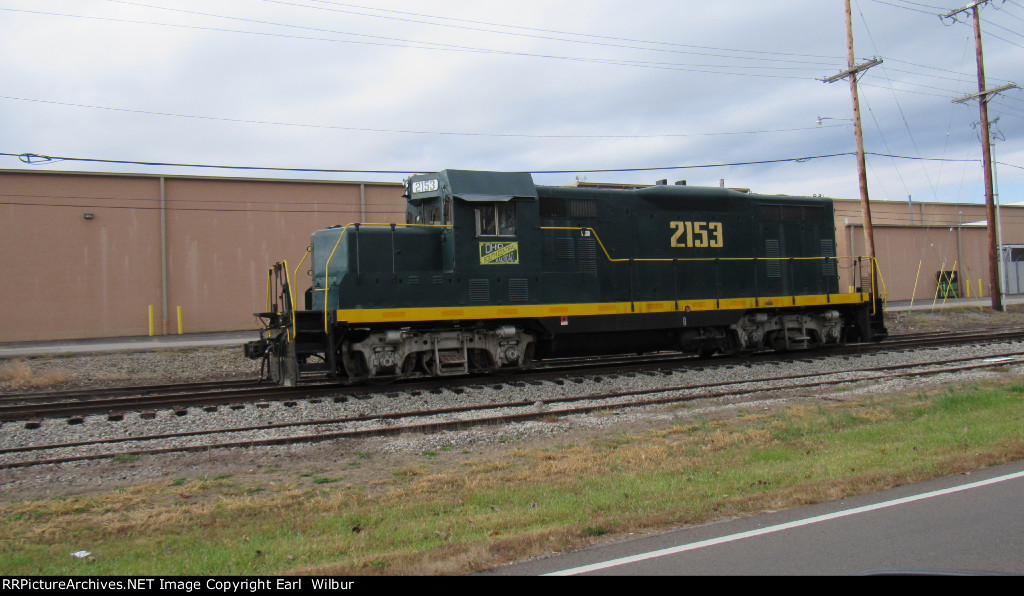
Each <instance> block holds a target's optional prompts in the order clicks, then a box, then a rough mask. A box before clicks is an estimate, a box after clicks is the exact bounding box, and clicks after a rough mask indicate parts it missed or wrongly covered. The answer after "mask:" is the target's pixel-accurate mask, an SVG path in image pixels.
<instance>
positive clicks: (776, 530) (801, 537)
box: [483, 462, 1024, 576]
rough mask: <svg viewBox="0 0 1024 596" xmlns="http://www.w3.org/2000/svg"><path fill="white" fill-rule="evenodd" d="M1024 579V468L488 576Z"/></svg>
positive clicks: (561, 557)
mask: <svg viewBox="0 0 1024 596" xmlns="http://www.w3.org/2000/svg"><path fill="white" fill-rule="evenodd" d="M960 573H969V574H981V575H985V574H993V573H994V574H1024V462H1016V463H1013V464H1008V465H1003V466H998V467H993V468H989V469H986V470H981V471H977V472H973V473H971V474H963V475H958V476H950V477H946V478H940V479H937V480H932V481H929V482H923V483H920V484H914V485H908V486H904V487H899V488H895V489H892V490H887V491H883V492H879V493H873V494H869V495H863V496H860V497H856V498H851V499H843V500H841V501H835V502H832V503H823V504H819V505H814V506H810V507H802V508H799V509H794V510H790V511H784V512H776V513H770V514H764V515H758V516H754V517H748V518H741V519H734V520H727V521H722V522H716V523H712V524H707V525H703V526H697V527H692V528H685V529H681V530H676V531H671V532H666V533H663V534H657V535H653V536H645V537H642V538H634V539H630V540H625V541H620V542H615V543H610V544H603V545H600V546H595V547H592V548H587V549H583V550H580V551H574V552H570V553H561V554H557V555H551V556H548V557H544V558H540V559H534V560H530V561H525V562H522V563H518V564H515V565H510V566H507V567H503V568H500V569H496V570H493V571H490V572H488V573H485V574H483V575H545V574H550V575H618V576H655V575H860V574H929V575H931V574H960Z"/></svg>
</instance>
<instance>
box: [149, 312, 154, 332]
mask: <svg viewBox="0 0 1024 596" xmlns="http://www.w3.org/2000/svg"><path fill="white" fill-rule="evenodd" d="M149 336H150V337H153V305H152V304H150V305H149Z"/></svg>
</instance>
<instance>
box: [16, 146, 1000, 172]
mask: <svg viewBox="0 0 1024 596" xmlns="http://www.w3.org/2000/svg"><path fill="white" fill-rule="evenodd" d="M850 155H854V153H853V152H844V153H829V154H823V155H808V156H801V157H781V158H774V159H763V160H752V161H737V162H723V163H709V164H691V165H673V166H651V167H623V168H591V169H568V170H521V171H522V172H525V173H530V174H582V173H600V172H609V173H611V172H651V171H661V170H666V171H667V170H687V169H700V168H721V167H735V166H750V165H765V164H773V163H787V162H792V163H804V162H808V161H812V160H818V159H828V158H833V157H846V156H850ZM865 155H873V156H876V157H887V158H894V159H911V160H920V161H936V162H978V161H979V160H977V159H952V158H938V157H919V156H918V157H915V156H906V155H895V154H890V153H877V152H870V151H867V152H865ZM0 156H7V157H17V158H19V159H20V160H21V161H22V162H23V163H26V164H29V165H42V164H49V163H54V162H62V161H72V162H88V163H104V164H118V165H137V166H160V167H180V168H199V169H222V170H263V171H274V172H311V173H326V174H402V175H410V174H428V173H431V172H435V171H437V170H436V169H431V168H422V169H415V168H411V169H404V170H400V169H393V170H360V169H336V168H284V167H274V166H238V165H215V164H190V163H174V162H156V161H137V160H126V159H100V158H89V157H68V156H49V155H41V154H36V153H6V152H0ZM1006 165H1010V166H1011V167H1018V166H1014V165H1012V164H1006Z"/></svg>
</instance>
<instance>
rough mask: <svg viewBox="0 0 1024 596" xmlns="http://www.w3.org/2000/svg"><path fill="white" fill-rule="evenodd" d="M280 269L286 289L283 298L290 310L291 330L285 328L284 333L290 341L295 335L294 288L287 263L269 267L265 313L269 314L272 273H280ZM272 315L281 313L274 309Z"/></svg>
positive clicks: (283, 262) (280, 262) (281, 262)
mask: <svg viewBox="0 0 1024 596" xmlns="http://www.w3.org/2000/svg"><path fill="white" fill-rule="evenodd" d="M281 269H283V270H284V283H285V286H287V288H288V293H287V295H285V298H286V299H287V300H288V301H289V305H290V309H289V310H290V314H291V319H292V325H291V328H290V329H289V328H287V327H285V333H287V334H288V335H287V337H288V341H292V340H293V339H294V338H295V333H296V328H295V287H294V285H292V280H291V277H290V276H289V274H288V261H279V262H277V263H274V266H273V267H271V268H270V269H269V270H267V312H268V313H270V312H271V311H270V295H271V289H270V285H271V282H272V280H273V279H274V272H275V271H280V270H281ZM273 314H274V315H280V314H281V313H279V312H277V309H274V311H273Z"/></svg>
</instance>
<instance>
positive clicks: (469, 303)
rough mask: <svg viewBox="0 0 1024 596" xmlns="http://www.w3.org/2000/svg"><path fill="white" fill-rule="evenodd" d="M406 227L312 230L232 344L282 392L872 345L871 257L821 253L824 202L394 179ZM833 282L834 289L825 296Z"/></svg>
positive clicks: (826, 215) (279, 267) (877, 327)
mask: <svg viewBox="0 0 1024 596" xmlns="http://www.w3.org/2000/svg"><path fill="white" fill-rule="evenodd" d="M405 197H406V198H407V200H408V202H407V211H406V222H405V223H404V224H350V225H347V226H336V227H332V228H327V229H325V230H319V231H317V232H315V233H314V234H313V237H312V243H311V246H310V249H309V251H308V252H307V255H306V256H307V257H309V270H310V272H311V277H312V286H311V287H310V288H309V289H308V290H306V291H305V294H304V300H303V302H304V308H297V302H298V300H297V297H296V294H295V287H294V285H295V279H296V278H297V277H298V271H299V270H301V268H302V266H303V263H305V262H306V258H304V259H303V261H302V262H301V263H300V264H299V265H298V266H297V267H296V269H295V271H294V272H291V271H289V269H288V265H287V264H286V263H283V262H282V263H278V264H276V265H275V266H274V267H273V268H272V269H271V270H270V273H269V280H268V298H267V305H268V308H267V312H263V313H257V316H259V317H260V318H261V319H262V320H263V321H264V322H265V326H266V328H265V329H264V330H263V331H262V332H261V337H260V339H259V340H258V341H254V342H250V343H249V344H248V345H247V346H246V353H247V355H249V356H250V357H252V358H264V359H265V361H266V364H267V368H266V370H267V371H268V376H269V377H270V378H271V379H273V380H274V381H276V382H280V383H283V384H286V385H293V384H295V383H297V382H299V381H300V380H302V379H305V378H311V377H319V378H323V377H326V378H330V379H338V380H344V381H349V382H361V381H368V380H369V381H372V380H389V379H399V378H406V377H412V376H443V375H457V374H467V373H472V372H490V371H495V370H507V369H522V368H525V367H528V366H529V365H530V363H531V362H533V361H535V360H539V359H544V358H550V357H559V356H571V355H576V356H578V355H588V354H611V353H644V352H654V351H663V350H674V351H680V352H693V353H697V354H701V355H711V354H715V353H722V354H736V353H744V352H753V351H759V350H766V349H774V350H796V349H809V348H815V347H818V346H826V345H830V344H832V345H834V344H841V343H844V342H847V341H867V340H875V341H877V340H880V339H882V338H884V337H885V336H886V330H885V326H884V323H883V318H882V300H883V296H884V292H881V291H880V290H879V282H878V280H879V278H880V276H879V275H878V273H877V270H876V267H875V263H874V262H873V260H871V259H867V258H861V257H843V256H837V255H836V244H835V227H834V222H833V207H832V201H831V200H829V199H823V198H808V197H788V196H768V195H757V194H751V193H747V192H740V191H734V190H728V189H724V188H700V187H689V186H685V185H682V186H680V185H673V186H668V185H657V186H652V187H645V188H639V189H604V188H583V187H553V186H537V185H535V184H534V182H533V178H532V176H531V175H530V174H528V173H521V172H479V171H466V170H445V171H442V172H438V173H436V174H427V175H418V176H413V177H411V178H410V179H408V180H407V181H406V192H405ZM841 278H842V281H843V283H845V284H847V289H848V290H849V291H846V292H841V291H840V282H841Z"/></svg>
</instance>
